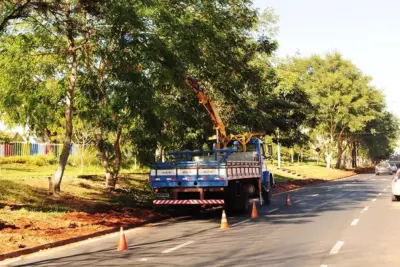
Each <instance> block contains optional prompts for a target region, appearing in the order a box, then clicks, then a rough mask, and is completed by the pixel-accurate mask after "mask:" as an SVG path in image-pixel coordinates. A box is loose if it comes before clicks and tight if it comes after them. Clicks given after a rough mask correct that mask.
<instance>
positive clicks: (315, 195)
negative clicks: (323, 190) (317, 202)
mask: <svg viewBox="0 0 400 267" xmlns="http://www.w3.org/2000/svg"><path fill="white" fill-rule="evenodd" d="M311 196H312V197H317V196H319V194H314V195H311Z"/></svg>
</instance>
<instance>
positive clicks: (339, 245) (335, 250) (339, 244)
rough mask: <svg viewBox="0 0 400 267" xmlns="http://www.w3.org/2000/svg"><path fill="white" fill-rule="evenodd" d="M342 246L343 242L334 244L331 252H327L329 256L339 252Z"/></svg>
mask: <svg viewBox="0 0 400 267" xmlns="http://www.w3.org/2000/svg"><path fill="white" fill-rule="evenodd" d="M343 245H344V241H338V242H336V244H335V245H334V246H333V248H332V249H331V252H329V254H330V255H335V254H338V253H339V250H340V249H341V248H342V246H343Z"/></svg>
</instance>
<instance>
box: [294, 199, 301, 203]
mask: <svg viewBox="0 0 400 267" xmlns="http://www.w3.org/2000/svg"><path fill="white" fill-rule="evenodd" d="M300 201H301V199H299V200H296V201H295V202H293V203H299V202H300Z"/></svg>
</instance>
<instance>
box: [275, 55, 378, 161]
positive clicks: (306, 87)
mask: <svg viewBox="0 0 400 267" xmlns="http://www.w3.org/2000/svg"><path fill="white" fill-rule="evenodd" d="M281 69H283V71H285V72H286V74H287V77H288V79H287V81H288V83H289V84H292V85H293V86H298V87H299V88H301V89H302V90H303V91H304V92H306V93H307V95H308V97H309V99H310V102H311V104H312V109H311V110H310V112H309V123H310V126H314V127H313V128H314V130H315V131H316V132H317V139H318V140H319V141H318V142H319V143H320V144H321V145H322V147H323V150H324V152H325V157H326V163H327V167H330V166H331V160H332V156H333V153H334V149H335V145H337V164H336V167H337V168H339V167H340V164H341V158H342V154H343V142H344V141H345V140H346V136H348V135H351V133H354V132H357V131H362V130H364V129H365V127H366V124H367V123H368V122H369V121H371V120H373V119H374V118H375V117H376V116H378V115H379V113H380V112H381V111H382V110H383V108H384V102H383V96H382V94H381V93H380V92H379V91H378V90H376V89H374V88H373V87H371V86H370V85H369V83H370V81H371V78H370V77H367V76H365V75H363V74H362V72H361V71H360V70H359V69H357V67H356V66H355V65H354V64H352V63H351V62H350V61H348V60H345V59H343V57H342V56H341V55H340V54H338V53H333V54H328V55H326V56H325V57H324V58H323V57H320V56H318V55H315V56H312V57H310V58H292V59H289V60H288V62H287V63H286V64H284V65H283V66H282V67H281Z"/></svg>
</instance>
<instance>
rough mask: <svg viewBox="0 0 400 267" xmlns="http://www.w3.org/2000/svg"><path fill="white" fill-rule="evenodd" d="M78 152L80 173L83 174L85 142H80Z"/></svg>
mask: <svg viewBox="0 0 400 267" xmlns="http://www.w3.org/2000/svg"><path fill="white" fill-rule="evenodd" d="M80 152H81V174H83V171H84V168H85V142H82V146H81V151H80Z"/></svg>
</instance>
